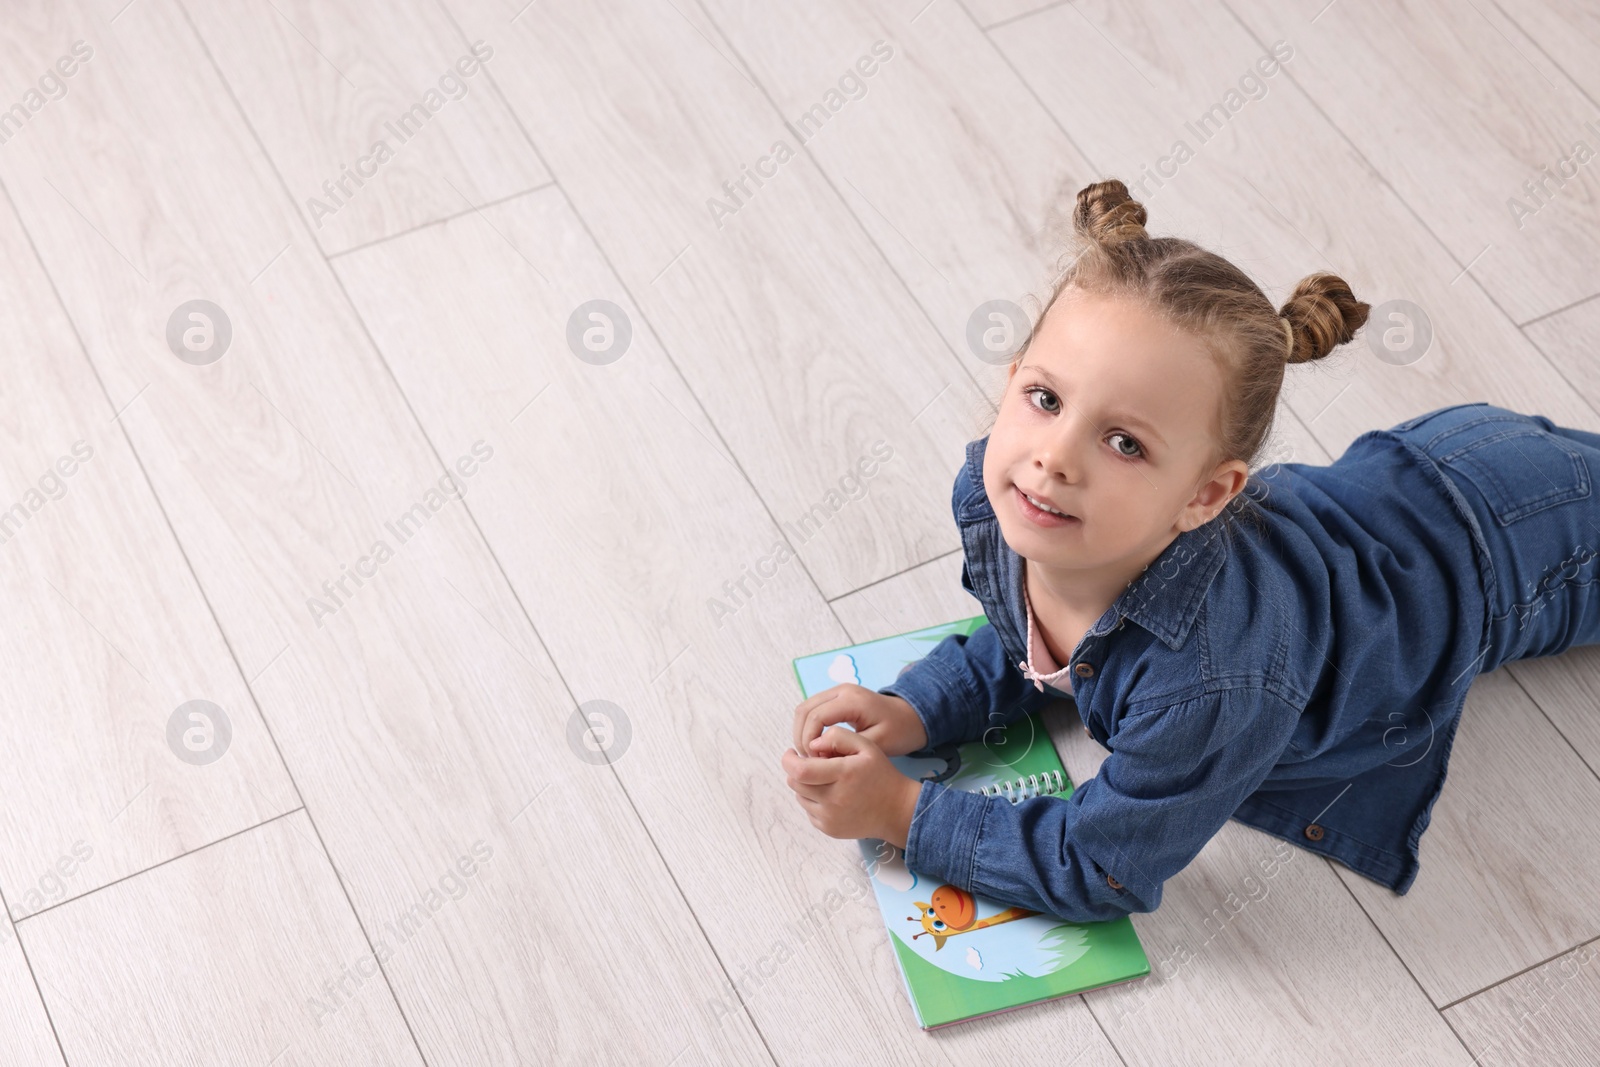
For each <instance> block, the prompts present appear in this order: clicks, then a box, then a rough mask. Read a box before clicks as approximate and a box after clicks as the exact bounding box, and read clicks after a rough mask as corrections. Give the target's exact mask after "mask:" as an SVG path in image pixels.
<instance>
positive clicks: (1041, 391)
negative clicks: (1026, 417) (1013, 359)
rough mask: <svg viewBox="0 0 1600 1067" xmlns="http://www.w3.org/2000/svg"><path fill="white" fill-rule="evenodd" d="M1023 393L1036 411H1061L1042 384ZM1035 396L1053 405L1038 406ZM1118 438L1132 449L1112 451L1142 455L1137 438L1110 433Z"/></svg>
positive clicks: (1126, 455) (1125, 455) (1131, 456)
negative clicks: (1046, 399)
mask: <svg viewBox="0 0 1600 1067" xmlns="http://www.w3.org/2000/svg"><path fill="white" fill-rule="evenodd" d="M1023 393H1024V394H1026V395H1027V397H1028V403H1029V404H1031V405H1033V408H1034V410H1036V411H1042V412H1044V413H1045V414H1046V415H1055V414H1058V413H1059V412H1060V411H1061V400H1060V398H1059V397H1057V396H1056V395H1055V394H1054V393H1052V392H1051V391H1050V390H1048V389H1046V388H1044V387H1043V386H1038V385H1033V386H1029V387H1028V388H1027V389H1024V390H1023ZM1036 396H1038V397H1047V398H1048V403H1049V405H1054V406H1040V405H1039V404H1037V403H1034V398H1035V397H1036ZM1118 438H1121V439H1122V440H1124V441H1127V442H1130V443H1131V444H1132V445H1133V448H1134V451H1132V452H1124V451H1122V449H1120V448H1117V447H1115V446H1113V447H1112V451H1114V452H1116V454H1117V455H1119V456H1121V457H1122V458H1123V459H1140V458H1142V457H1143V456H1144V445H1141V444H1140V443H1139V441H1138V439H1137V438H1134V437H1131V436H1129V435H1128V434H1125V433H1123V432H1122V431H1120V430H1119V431H1117V432H1116V433H1114V434H1112V435H1111V439H1112V440H1116V439H1118Z"/></svg>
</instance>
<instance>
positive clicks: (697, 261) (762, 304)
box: [447, 0, 993, 597]
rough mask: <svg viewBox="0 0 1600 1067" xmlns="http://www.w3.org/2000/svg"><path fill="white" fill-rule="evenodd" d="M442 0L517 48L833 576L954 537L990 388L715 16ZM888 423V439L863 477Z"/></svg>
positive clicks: (945, 545) (621, 265)
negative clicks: (751, 175) (721, 208)
mask: <svg viewBox="0 0 1600 1067" xmlns="http://www.w3.org/2000/svg"><path fill="white" fill-rule="evenodd" d="M447 6H448V7H449V9H450V10H451V12H452V13H453V14H454V16H455V18H456V20H457V22H458V23H460V25H461V26H462V28H463V30H464V32H465V33H466V35H467V36H468V37H469V38H471V39H476V38H478V37H484V38H488V37H490V36H492V37H493V38H494V40H495V42H496V44H495V47H496V49H497V50H500V49H503V50H504V53H505V54H504V57H503V59H497V60H496V62H495V65H494V67H493V69H492V70H491V71H490V75H491V77H492V78H493V79H494V81H495V83H496V84H497V85H498V86H500V87H501V88H502V89H503V91H504V92H505V95H506V98H507V100H508V102H509V104H510V106H511V109H512V111H513V113H515V114H516V115H517V116H518V117H519V118H520V119H521V120H522V122H523V124H524V125H525V126H526V127H527V128H528V130H529V132H530V135H531V136H532V138H533V140H534V142H535V143H536V144H537V145H538V146H539V150H540V153H541V154H542V156H543V158H544V159H545V160H546V162H547V164H548V165H549V167H550V168H551V170H552V172H553V173H554V174H555V175H556V177H557V179H558V180H559V181H560V182H561V184H562V186H563V188H564V189H565V190H566V192H567V194H568V195H569V196H570V197H571V198H572V201H573V203H574V206H575V208H576V210H577V213H578V215H579V217H580V218H582V219H583V220H584V224H585V225H586V226H587V227H588V228H589V229H590V230H591V231H592V232H593V234H594V238H595V241H596V243H597V244H598V245H599V246H600V248H601V250H602V251H603V252H604V254H605V255H606V257H607V259H608V261H609V262H610V263H611V264H612V265H613V267H614V269H615V270H616V272H617V275H618V278H619V280H620V283H621V285H622V287H623V288H624V289H625V290H626V292H627V294H628V295H629V296H630V298H631V299H633V300H635V301H637V303H638V307H639V310H640V311H641V312H642V313H643V315H645V316H646V317H647V318H648V320H649V324H650V328H651V330H652V331H653V332H655V333H656V334H657V335H658V336H659V337H660V340H661V343H662V345H663V346H664V348H665V349H666V350H667V352H668V353H669V354H670V355H671V357H672V359H673V361H674V363H675V364H676V365H677V366H678V367H680V368H681V370H682V373H683V375H684V378H685V379H686V381H687V383H688V385H689V387H690V388H691V390H692V391H693V395H694V398H695V401H696V404H697V406H701V407H703V408H704V410H705V412H706V415H707V416H708V417H709V418H710V420H711V422H712V423H713V424H714V425H715V426H716V434H717V436H718V437H719V438H720V441H721V442H725V444H721V443H719V445H718V447H719V448H723V449H725V450H726V452H727V453H728V455H729V458H730V459H731V460H733V461H734V462H736V463H737V464H738V466H739V468H740V469H741V470H743V471H744V472H745V473H746V474H747V476H748V478H749V481H750V484H751V485H753V486H754V487H755V489H756V491H757V492H758V493H759V494H760V497H761V500H762V503H763V505H764V506H765V508H766V509H767V511H768V513H769V515H770V516H771V517H772V519H773V521H774V522H776V523H777V524H778V525H779V526H780V527H784V528H785V529H787V530H789V533H788V536H789V537H790V539H791V547H792V549H793V550H794V551H795V552H796V553H797V554H798V555H799V556H800V558H801V559H802V560H803V563H804V567H805V569H806V571H807V572H808V573H809V574H810V575H811V576H812V579H813V580H814V581H815V583H816V586H817V588H818V589H820V590H821V591H822V594H823V596H824V597H832V596H837V595H839V594H841V593H844V592H847V591H849V590H851V589H855V588H859V587H860V586H862V585H865V584H867V583H868V582H870V581H874V580H876V579H877V578H880V577H882V576H884V575H886V574H893V573H895V572H897V571H900V570H904V569H905V568H906V567H909V566H913V565H915V564H917V563H921V562H923V561H924V560H928V559H932V558H933V557H934V556H937V555H941V554H943V553H945V552H948V551H950V550H951V549H952V548H954V547H955V543H954V542H952V541H950V540H949V539H948V537H947V536H939V535H937V534H935V532H934V531H935V530H937V529H939V527H938V526H937V524H938V523H939V522H940V521H941V516H942V514H943V513H944V512H945V511H946V510H947V500H948V496H947V494H946V493H945V492H944V485H943V475H942V473H940V472H942V471H944V470H946V469H949V468H950V467H951V465H952V464H953V463H954V462H955V460H956V459H957V457H958V456H959V454H960V447H961V443H962V442H963V441H965V440H967V439H968V438H969V437H970V436H971V428H972V427H973V425H974V424H976V423H978V422H980V421H981V419H982V418H984V417H986V416H987V415H988V414H989V413H990V412H991V411H992V410H993V408H992V404H991V403H990V401H989V399H988V397H987V396H986V395H985V393H984V392H983V391H982V390H980V389H979V388H978V386H976V385H975V384H974V380H973V378H972V376H971V375H970V373H969V371H968V367H967V363H968V362H969V361H964V360H962V359H961V358H960V356H959V355H958V354H957V353H953V352H952V351H951V350H950V349H949V348H948V347H947V346H946V345H945V344H943V343H942V342H941V339H940V335H939V333H938V332H937V331H936V330H935V329H934V328H933V327H932V325H931V324H930V323H929V322H928V320H927V317H926V315H925V313H924V312H923V310H922V309H921V308H920V307H919V306H918V305H917V304H916V302H915V301H914V300H913V299H912V298H911V297H910V296H909V295H908V294H907V293H906V290H905V285H904V283H903V282H902V281H901V280H900V279H899V278H898V277H897V276H896V275H895V274H894V272H893V271H892V270H891V269H889V267H888V266H887V264H886V263H885V261H884V259H883V257H882V254H881V253H880V251H879V250H878V248H877V247H876V246H875V245H874V244H873V243H872V241H871V240H870V239H869V237H868V234H867V233H866V232H865V231H864V230H863V229H862V228H861V226H860V225H859V224H858V222H857V221H856V220H855V218H854V217H853V216H852V215H851V214H850V212H849V211H848V210H847V209H846V207H845V205H844V203H843V202H842V201H841V200H840V197H839V194H838V193H837V192H836V191H835V189H834V188H833V186H832V185H831V184H830V183H829V182H828V180H827V179H826V176H825V175H824V174H823V173H822V172H821V171H820V170H819V169H818V167H817V166H816V164H815V162H814V161H813V159H812V157H811V156H810V155H809V154H808V153H805V152H801V151H799V150H798V149H799V147H800V146H799V145H798V144H797V142H796V140H795V138H794V136H793V135H792V134H791V133H790V132H789V131H788V128H787V126H786V125H785V121H786V118H787V116H785V115H784V114H783V113H782V112H781V111H780V110H779V109H777V108H774V107H773V105H772V104H771V102H770V101H769V100H768V99H767V97H766V96H765V95H764V94H763V93H762V92H761V91H760V90H759V89H758V88H757V87H756V86H755V85H754V84H752V83H751V82H750V81H748V80H747V76H746V74H745V72H744V68H743V65H742V64H741V63H740V62H738V60H737V58H736V57H735V56H733V54H732V53H731V52H730V50H729V48H728V46H727V44H726V42H725V41H722V40H721V39H720V35H719V34H718V33H717V31H716V28H715V26H714V25H712V24H710V23H709V22H708V21H707V20H706V19H705V17H704V16H703V15H701V14H700V13H699V12H698V10H697V9H695V8H692V7H687V6H685V5H676V6H675V5H670V4H658V3H648V2H645V0H607V2H605V3H573V2H559V0H558V2H547V3H541V4H538V5H536V6H533V7H530V8H528V9H527V11H526V12H525V13H523V14H522V15H521V16H520V17H517V18H516V19H515V20H514V21H511V22H509V23H508V21H507V20H508V17H509V16H508V15H507V14H506V12H505V9H504V6H503V5H501V4H500V3H499V2H498V0H460V2H454V3H450V4H447ZM691 20H693V21H691ZM861 44H862V46H863V47H864V48H870V47H871V44H872V42H871V41H870V40H867V41H864V42H861ZM856 58H857V56H856V54H855V52H854V51H852V53H851V54H850V55H849V56H848V57H841V60H840V65H841V69H842V68H843V65H844V64H846V63H853V62H854V61H855V59H856ZM886 73H887V72H886ZM574 115H583V116H585V121H582V122H575V121H573V118H572V116H574ZM848 118H849V116H848V115H846V114H843V113H841V114H840V115H838V116H835V117H833V118H832V119H830V123H841V122H845V121H847V119H848ZM779 141H787V143H788V145H789V152H788V154H785V153H783V152H779V151H775V150H774V148H773V146H774V145H775V144H776V143H777V142H779ZM779 156H782V157H783V159H784V162H782V164H781V165H779V164H778V163H777V158H778V157H779ZM763 157H766V158H767V159H768V162H767V163H766V164H760V160H761V158H763ZM757 165H760V166H762V167H763V168H765V169H766V170H767V171H768V173H769V174H773V173H774V168H776V170H775V174H774V176H773V177H771V178H770V179H764V180H762V181H761V183H760V184H759V185H758V184H756V182H755V181H753V180H749V179H746V178H745V174H746V169H747V168H753V167H755V166H757ZM735 180H741V181H745V190H746V191H747V193H748V196H741V197H740V198H739V199H740V201H741V202H742V203H741V206H740V208H739V210H738V211H737V212H736V213H735V214H734V215H733V216H732V217H720V218H718V217H716V216H714V214H713V212H712V210H710V209H709V208H708V206H707V205H708V202H710V201H711V200H712V199H713V198H716V197H726V196H727V195H728V194H727V193H726V191H725V190H724V182H728V183H730V184H731V183H732V182H733V181H735ZM719 222H720V223H721V225H720V226H719ZM546 273H548V271H547V272H546ZM589 295H592V296H595V297H599V296H606V297H608V298H609V299H613V300H615V299H616V297H615V296H614V295H611V294H605V293H595V294H589ZM586 298H587V297H586ZM879 439H882V440H884V441H886V442H887V443H888V444H889V445H891V446H892V447H893V449H894V459H893V460H892V461H890V462H886V463H884V464H882V465H881V467H880V468H879V470H878V471H877V473H876V474H875V475H874V476H873V478H872V481H871V483H870V491H869V492H867V493H866V494H865V495H864V496H860V497H859V498H854V494H853V491H852V490H851V489H850V487H849V482H848V479H849V478H850V477H851V474H852V471H854V470H856V469H857V465H858V463H859V462H860V461H861V459H862V457H863V456H864V455H866V454H867V452H868V449H869V447H870V446H871V444H872V442H874V441H876V440H879Z"/></svg>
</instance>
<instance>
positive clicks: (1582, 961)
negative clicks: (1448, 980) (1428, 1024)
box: [1444, 941, 1600, 1067]
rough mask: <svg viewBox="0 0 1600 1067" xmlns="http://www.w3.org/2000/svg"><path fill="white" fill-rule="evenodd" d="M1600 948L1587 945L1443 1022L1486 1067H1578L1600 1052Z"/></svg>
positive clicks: (1451, 1010) (1450, 1011) (1461, 1007)
mask: <svg viewBox="0 0 1600 1067" xmlns="http://www.w3.org/2000/svg"><path fill="white" fill-rule="evenodd" d="M1597 955H1600V944H1597V943H1596V942H1594V941H1588V942H1585V943H1584V944H1582V945H1578V946H1576V947H1574V948H1573V949H1572V950H1571V951H1570V952H1565V953H1563V954H1561V955H1560V956H1558V957H1556V958H1555V959H1553V960H1550V961H1549V962H1547V963H1544V964H1541V965H1540V966H1538V967H1535V968H1534V969H1532V970H1530V971H1526V972H1524V973H1523V974H1519V975H1516V976H1515V977H1513V978H1511V979H1510V980H1509V981H1506V982H1503V983H1501V984H1500V985H1497V986H1495V987H1494V988H1493V989H1488V990H1485V991H1484V992H1482V993H1479V994H1478V995H1477V996H1475V997H1472V998H1470V999H1468V1000H1464V1001H1462V1002H1461V1003H1459V1004H1452V1005H1451V1006H1450V1007H1448V1008H1446V1009H1445V1011H1444V1017H1445V1019H1446V1020H1447V1021H1448V1022H1449V1023H1450V1025H1451V1027H1453V1028H1454V1029H1455V1031H1456V1032H1457V1033H1458V1034H1460V1035H1461V1040H1462V1041H1463V1042H1465V1043H1466V1046H1467V1047H1468V1048H1469V1049H1471V1050H1472V1054H1473V1057H1474V1058H1475V1060H1476V1062H1478V1063H1481V1064H1484V1065H1485V1067H1501V1065H1503V1064H1541V1065H1547V1067H1580V1065H1583V1064H1588V1063H1593V1062H1594V1050H1595V1048H1596V1047H1600V979H1597V978H1596V977H1595V974H1596V967H1595V959H1596V956H1597Z"/></svg>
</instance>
